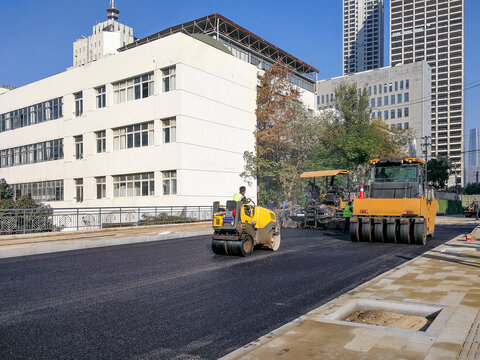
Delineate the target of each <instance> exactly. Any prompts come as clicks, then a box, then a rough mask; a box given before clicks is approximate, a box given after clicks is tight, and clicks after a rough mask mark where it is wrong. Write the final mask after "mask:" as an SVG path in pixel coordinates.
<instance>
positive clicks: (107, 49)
mask: <svg viewBox="0 0 480 360" xmlns="http://www.w3.org/2000/svg"><path fill="white" fill-rule="evenodd" d="M119 13H120V11H119V10H118V9H116V8H115V3H114V0H110V8H109V9H107V20H106V21H103V22H101V23H98V24H96V25H95V26H93V28H92V35H90V36H82V37H81V38H80V39H77V40H76V41H75V42H74V43H73V66H74V67H78V66H83V65H86V64H88V63H91V62H92V61H97V60H98V59H100V58H102V57H104V56H107V55H112V54H116V53H117V49H118V48H120V47H122V46H125V45H128V44H130V43H132V42H133V41H134V40H135V38H134V36H133V29H132V28H131V27H129V26H127V25H124V24H122V23H120V22H118V21H117V20H118V15H119Z"/></svg>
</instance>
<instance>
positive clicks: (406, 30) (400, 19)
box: [390, 0, 465, 185]
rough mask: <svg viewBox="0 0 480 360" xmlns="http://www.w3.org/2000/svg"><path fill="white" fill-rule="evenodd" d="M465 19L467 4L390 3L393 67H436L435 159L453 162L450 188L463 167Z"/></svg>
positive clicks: (437, 0) (455, 0)
mask: <svg viewBox="0 0 480 360" xmlns="http://www.w3.org/2000/svg"><path fill="white" fill-rule="evenodd" d="M464 15H465V8H464V1H463V0H429V1H411V0H391V1H390V31H391V34H390V64H391V65H392V66H396V65H398V64H408V63H412V62H416V61H423V60H425V61H427V63H428V64H429V65H430V67H431V68H432V96H431V98H427V99H425V101H426V102H428V103H430V104H431V112H432V123H431V127H432V154H433V156H435V157H439V156H448V157H449V158H450V160H451V161H452V163H453V168H452V176H451V177H450V179H449V184H450V185H453V184H454V182H455V181H462V179H463V176H462V173H463V168H464V156H463V150H464V142H463V136H464V92H463V88H464V83H465V46H464V44H465V28H464V27H465V23H464V19H465V16H464ZM455 179H456V180H455Z"/></svg>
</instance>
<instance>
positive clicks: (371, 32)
mask: <svg viewBox="0 0 480 360" xmlns="http://www.w3.org/2000/svg"><path fill="white" fill-rule="evenodd" d="M382 66H383V0H343V75H347V74H352V73H356V72H361V71H365V70H371V69H376V68H379V67H382Z"/></svg>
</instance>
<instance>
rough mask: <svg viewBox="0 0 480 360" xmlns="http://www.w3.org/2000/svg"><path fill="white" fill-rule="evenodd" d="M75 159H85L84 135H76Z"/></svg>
mask: <svg viewBox="0 0 480 360" xmlns="http://www.w3.org/2000/svg"><path fill="white" fill-rule="evenodd" d="M75 159H76V160H80V159H83V135H79V136H75Z"/></svg>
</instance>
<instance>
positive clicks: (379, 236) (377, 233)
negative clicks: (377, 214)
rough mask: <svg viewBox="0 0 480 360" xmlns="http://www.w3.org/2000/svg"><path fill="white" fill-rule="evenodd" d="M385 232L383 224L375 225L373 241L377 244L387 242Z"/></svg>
mask: <svg viewBox="0 0 480 360" xmlns="http://www.w3.org/2000/svg"><path fill="white" fill-rule="evenodd" d="M385 232H386V231H385V228H384V223H383V222H381V223H375V224H373V239H374V240H375V242H385V237H386V236H385V235H386V234H385Z"/></svg>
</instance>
